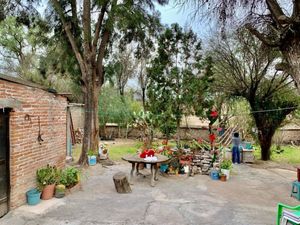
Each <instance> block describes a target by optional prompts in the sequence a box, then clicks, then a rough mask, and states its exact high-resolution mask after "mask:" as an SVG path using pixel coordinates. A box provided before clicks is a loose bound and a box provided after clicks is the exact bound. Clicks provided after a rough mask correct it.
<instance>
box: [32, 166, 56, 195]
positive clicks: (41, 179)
mask: <svg viewBox="0 0 300 225" xmlns="http://www.w3.org/2000/svg"><path fill="white" fill-rule="evenodd" d="M36 180H37V186H38V189H39V190H40V191H42V190H43V188H44V187H45V186H46V185H50V184H56V183H57V182H58V180H59V170H58V169H57V168H56V167H55V166H50V165H47V166H46V167H44V168H40V169H38V170H37V171H36Z"/></svg>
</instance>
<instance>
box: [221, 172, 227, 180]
mask: <svg viewBox="0 0 300 225" xmlns="http://www.w3.org/2000/svg"><path fill="white" fill-rule="evenodd" d="M219 176H220V180H221V181H226V175H225V174H224V173H220V175H219Z"/></svg>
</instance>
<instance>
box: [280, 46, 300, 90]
mask: <svg viewBox="0 0 300 225" xmlns="http://www.w3.org/2000/svg"><path fill="white" fill-rule="evenodd" d="M283 54H284V57H285V59H286V61H287V63H288V68H289V71H288V72H289V73H290V74H291V76H292V78H293V80H294V82H295V85H296V87H297V90H298V93H299V94H300V60H299V57H300V46H297V47H295V48H290V50H289V51H288V52H283Z"/></svg>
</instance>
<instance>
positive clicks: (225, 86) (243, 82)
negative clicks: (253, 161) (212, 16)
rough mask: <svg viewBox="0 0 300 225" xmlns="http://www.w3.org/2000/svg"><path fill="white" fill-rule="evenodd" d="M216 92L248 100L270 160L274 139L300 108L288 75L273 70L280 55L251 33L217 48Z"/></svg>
mask: <svg viewBox="0 0 300 225" xmlns="http://www.w3.org/2000/svg"><path fill="white" fill-rule="evenodd" d="M212 54H213V58H214V61H215V67H214V72H215V88H216V91H219V92H223V93H225V94H226V95H228V96H230V97H242V98H244V99H246V100H247V101H248V103H249V105H250V108H251V111H252V117H253V119H254V121H255V124H256V127H257V129H258V140H259V144H260V146H261V150H262V151H261V158H262V160H269V159H270V147H271V141H272V137H273V135H274V133H275V131H276V129H277V128H278V127H279V126H280V124H281V123H282V122H283V120H284V119H285V118H286V115H288V114H289V113H291V112H293V111H294V110H295V109H296V108H297V107H298V104H299V96H298V95H297V93H296V92H295V89H294V88H293V84H292V82H293V81H292V80H291V79H290V76H289V74H288V73H285V72H278V71H275V70H274V66H275V64H276V60H277V59H278V53H276V52H274V51H272V50H270V49H269V48H267V47H266V46H264V45H262V44H261V43H259V41H258V40H257V39H256V38H255V37H254V36H251V35H249V33H248V32H245V31H244V32H243V31H242V32H240V33H239V34H238V35H237V36H235V37H234V38H233V39H232V40H225V41H223V42H221V43H220V44H214V48H213V53H212Z"/></svg>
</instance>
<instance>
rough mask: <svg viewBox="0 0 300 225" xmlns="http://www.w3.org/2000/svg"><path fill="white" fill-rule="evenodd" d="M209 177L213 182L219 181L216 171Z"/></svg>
mask: <svg viewBox="0 0 300 225" xmlns="http://www.w3.org/2000/svg"><path fill="white" fill-rule="evenodd" d="M210 177H211V179H213V180H219V172H218V171H217V170H213V171H211V173H210Z"/></svg>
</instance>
